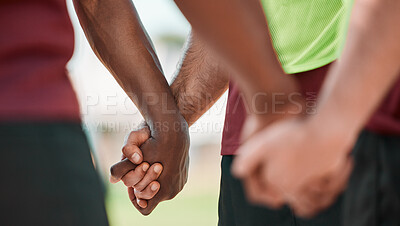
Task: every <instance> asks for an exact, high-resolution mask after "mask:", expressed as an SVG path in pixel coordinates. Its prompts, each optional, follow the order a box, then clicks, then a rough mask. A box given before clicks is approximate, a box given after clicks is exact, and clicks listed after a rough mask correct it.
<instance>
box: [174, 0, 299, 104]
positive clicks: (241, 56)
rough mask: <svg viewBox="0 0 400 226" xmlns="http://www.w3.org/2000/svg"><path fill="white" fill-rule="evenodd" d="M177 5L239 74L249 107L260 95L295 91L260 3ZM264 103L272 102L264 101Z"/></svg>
mask: <svg viewBox="0 0 400 226" xmlns="http://www.w3.org/2000/svg"><path fill="white" fill-rule="evenodd" d="M175 2H176V3H177V5H178V6H179V8H180V9H181V10H182V12H183V13H184V15H185V16H186V18H187V19H188V20H189V22H190V23H191V24H192V27H193V28H194V29H195V30H196V31H198V33H199V34H200V35H201V37H202V38H203V39H204V40H205V41H207V43H208V44H210V45H211V47H212V49H214V50H216V52H217V53H218V54H219V56H221V57H222V59H223V60H224V61H225V62H227V63H228V65H229V66H230V67H231V68H232V69H233V70H234V71H235V72H237V73H235V74H233V78H234V79H235V80H236V81H237V82H238V84H239V86H240V87H241V90H242V91H243V93H244V96H245V99H246V102H247V103H248V104H252V101H253V97H254V96H255V95H256V94H258V93H265V94H267V96H269V97H271V96H272V95H271V94H272V93H276V92H279V93H285V92H291V91H293V90H295V89H296V85H295V82H294V80H293V79H292V78H291V77H289V76H284V75H285V73H284V72H283V70H282V68H281V66H280V63H279V61H278V59H277V57H276V55H275V52H274V49H273V46H272V42H271V39H270V35H269V30H268V26H267V23H266V19H265V15H264V12H263V10H262V8H261V5H260V2H259V0H201V1H199V0H197V1H186V0H175ZM204 12H207V13H204ZM265 101H271V100H269V99H268V98H266V99H265V100H261V102H265ZM261 104H262V105H264V104H265V103H261ZM249 110H252V109H251V108H250V109H249Z"/></svg>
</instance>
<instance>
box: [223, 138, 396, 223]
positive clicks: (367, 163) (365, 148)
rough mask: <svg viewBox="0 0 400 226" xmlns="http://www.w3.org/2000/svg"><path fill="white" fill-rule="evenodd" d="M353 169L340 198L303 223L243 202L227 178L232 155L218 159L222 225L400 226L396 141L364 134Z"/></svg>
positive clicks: (236, 183)
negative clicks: (219, 160) (219, 161)
mask: <svg viewBox="0 0 400 226" xmlns="http://www.w3.org/2000/svg"><path fill="white" fill-rule="evenodd" d="M353 156H354V161H355V165H354V169H353V173H352V175H351V177H350V180H349V184H348V186H347V189H346V191H345V192H344V195H343V197H340V198H339V199H338V200H337V202H336V203H335V204H334V205H332V206H331V207H330V208H329V209H328V210H326V211H324V212H322V213H321V214H320V215H318V216H317V217H316V218H314V219H311V220H303V219H299V218H296V217H294V216H293V214H292V212H291V211H290V209H289V208H288V207H284V208H283V209H281V210H270V209H268V208H265V207H258V206H254V205H252V204H250V203H248V202H247V201H246V199H245V197H244V193H243V188H242V185H241V183H240V181H239V180H237V179H235V178H233V177H232V175H231V173H230V167H231V164H232V161H233V157H232V156H224V157H223V159H222V177H221V192H220V200H219V225H221V226H231V225H232V226H235V225H236V226H253V225H257V226H258V225H260V226H261V225H262V226H267V225H268V226H269V225H271V226H275V225H277V226H281V225H282V226H286V225H291V226H292V225H293V226H294V225H296V226H299V225H300V226H302V225H315V226H320V225H321V226H325V225H326V226H329V225H332V226H340V225H343V226H400V137H399V136H385V135H378V134H375V133H372V132H368V131H363V132H362V133H361V134H360V136H359V138H358V141H357V143H356V145H355V146H354V149H353Z"/></svg>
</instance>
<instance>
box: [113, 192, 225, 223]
mask: <svg viewBox="0 0 400 226" xmlns="http://www.w3.org/2000/svg"><path fill="white" fill-rule="evenodd" d="M107 193H108V194H107V200H106V203H107V212H108V216H109V220H110V224H111V226H128V225H136V226H158V225H160V226H208V225H216V224H217V202H218V195H217V194H218V189H217V188H216V189H214V191H211V190H210V191H204V190H202V191H200V190H198V191H196V192H194V191H190V192H186V191H185V190H184V191H183V192H182V193H181V194H179V195H178V196H177V197H176V198H175V199H174V200H171V201H167V202H163V203H161V204H160V205H159V206H158V207H157V208H156V209H155V211H154V212H153V213H152V214H150V215H149V216H147V217H145V216H142V215H141V214H140V213H139V212H138V211H137V210H136V209H135V207H134V206H133V205H132V204H131V202H130V201H129V199H128V194H127V193H126V190H125V187H123V186H122V185H121V184H118V185H110V186H109V188H108V192H107Z"/></svg>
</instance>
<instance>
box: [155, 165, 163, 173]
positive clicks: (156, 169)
mask: <svg viewBox="0 0 400 226" xmlns="http://www.w3.org/2000/svg"><path fill="white" fill-rule="evenodd" d="M161 170H162V169H161V166H159V165H157V166H155V167H154V172H156V173H160V172H161Z"/></svg>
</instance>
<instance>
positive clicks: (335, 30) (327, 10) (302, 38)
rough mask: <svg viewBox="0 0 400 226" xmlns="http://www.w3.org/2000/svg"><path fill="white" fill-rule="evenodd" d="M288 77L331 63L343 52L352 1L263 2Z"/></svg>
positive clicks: (263, 0) (289, 0) (274, 0)
mask: <svg viewBox="0 0 400 226" xmlns="http://www.w3.org/2000/svg"><path fill="white" fill-rule="evenodd" d="M261 2H262V4H263V7H264V11H265V14H266V17H267V20H268V26H269V30H270V33H271V38H272V42H273V45H274V48H275V51H276V53H277V55H278V58H279V60H280V62H281V64H282V67H283V69H284V70H285V72H286V73H288V74H293V73H299V72H303V71H309V70H312V69H315V68H319V67H322V66H324V65H326V64H328V63H331V62H332V61H334V60H335V59H337V58H338V56H339V55H340V52H341V50H342V47H343V44H344V41H345V36H346V31H347V24H348V20H349V15H350V12H351V6H352V3H353V0H261Z"/></svg>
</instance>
